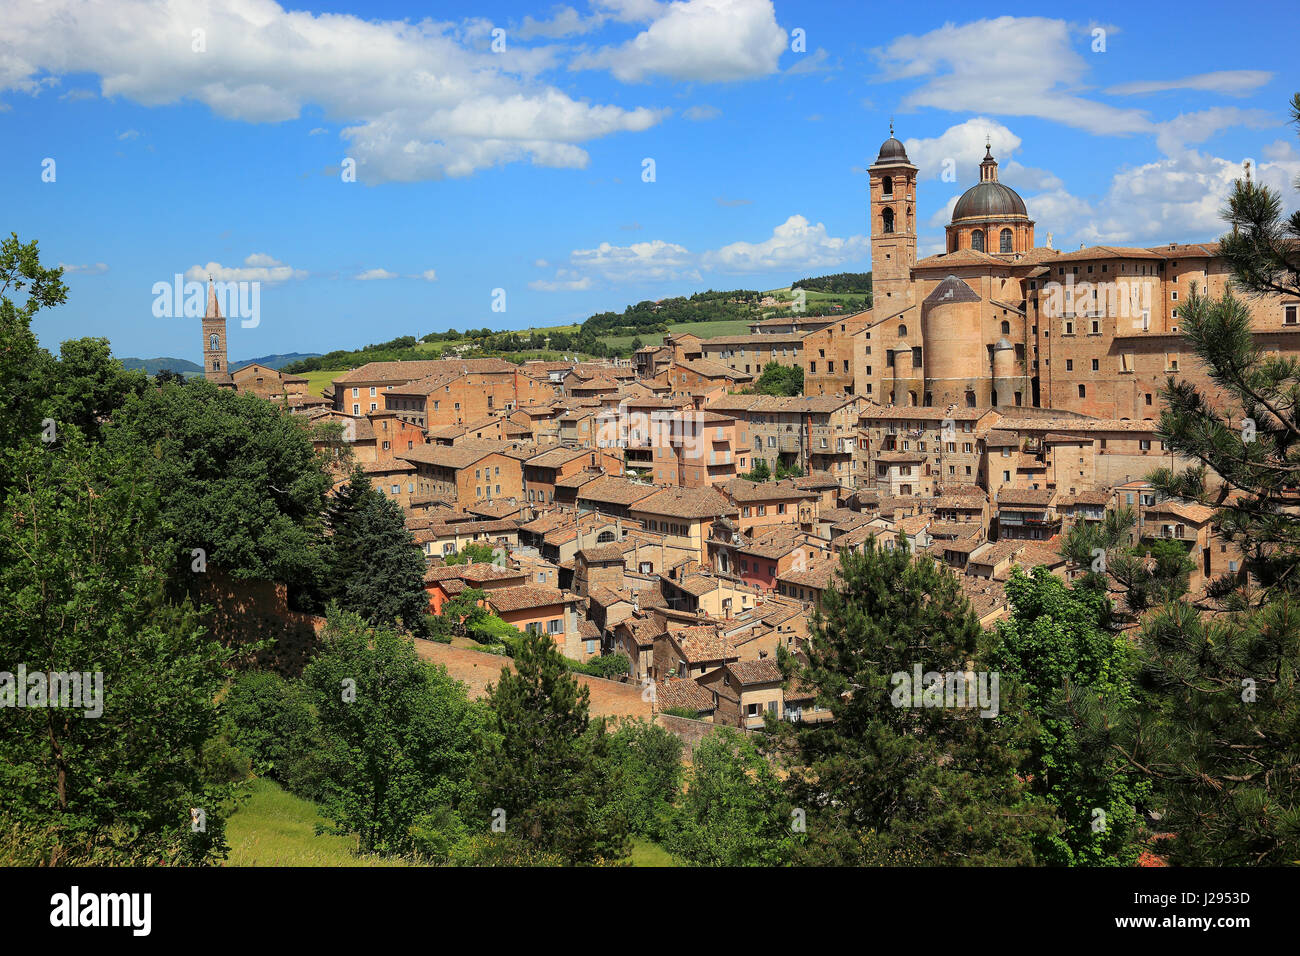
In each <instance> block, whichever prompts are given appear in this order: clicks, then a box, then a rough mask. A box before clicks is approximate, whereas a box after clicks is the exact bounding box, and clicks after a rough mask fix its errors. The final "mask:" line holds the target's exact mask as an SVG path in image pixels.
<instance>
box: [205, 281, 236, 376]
mask: <svg viewBox="0 0 1300 956" xmlns="http://www.w3.org/2000/svg"><path fill="white" fill-rule="evenodd" d="M203 377H204V378H206V379H207V380H208V381H209V382H229V381H230V369H228V368H227V367H226V319H225V316H223V315H222V314H221V306H220V305H219V304H218V303H217V290H216V288H215V287H213V285H212V276H208V307H207V309H206V310H205V311H204V313H203Z"/></svg>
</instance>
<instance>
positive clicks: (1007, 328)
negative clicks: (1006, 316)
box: [1002, 322, 1011, 335]
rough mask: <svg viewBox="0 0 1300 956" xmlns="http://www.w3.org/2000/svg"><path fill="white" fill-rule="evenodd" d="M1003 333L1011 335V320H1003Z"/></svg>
mask: <svg viewBox="0 0 1300 956" xmlns="http://www.w3.org/2000/svg"><path fill="white" fill-rule="evenodd" d="M1002 334H1003V335H1010V334H1011V323H1010V322H1003V323H1002Z"/></svg>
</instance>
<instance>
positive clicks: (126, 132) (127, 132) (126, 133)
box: [117, 129, 140, 140]
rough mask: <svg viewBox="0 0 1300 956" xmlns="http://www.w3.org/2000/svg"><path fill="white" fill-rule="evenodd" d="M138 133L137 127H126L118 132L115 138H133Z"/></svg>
mask: <svg viewBox="0 0 1300 956" xmlns="http://www.w3.org/2000/svg"><path fill="white" fill-rule="evenodd" d="M139 135H140V131H139V130H138V129H128V130H123V131H122V132H120V133H118V134H117V138H118V139H120V140H127V139H135V138H136V137H138V136H139Z"/></svg>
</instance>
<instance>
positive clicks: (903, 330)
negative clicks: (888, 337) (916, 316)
mask: <svg viewBox="0 0 1300 956" xmlns="http://www.w3.org/2000/svg"><path fill="white" fill-rule="evenodd" d="M905 335H907V326H906V325H900V326H899V327H898V337H899V338H900V339H901V338H903V337H904V336H905Z"/></svg>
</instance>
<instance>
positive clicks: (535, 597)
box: [487, 584, 572, 612]
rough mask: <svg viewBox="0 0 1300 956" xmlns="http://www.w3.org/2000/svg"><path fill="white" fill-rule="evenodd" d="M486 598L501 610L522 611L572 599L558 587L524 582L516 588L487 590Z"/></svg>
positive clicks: (563, 602)
mask: <svg viewBox="0 0 1300 956" xmlns="http://www.w3.org/2000/svg"><path fill="white" fill-rule="evenodd" d="M487 599H488V603H489V604H491V605H492V607H494V608H495V609H496V610H497V611H498V612H501V611H524V610H528V609H529V608H536V607H545V606H547V605H548V604H565V603H567V602H568V601H570V600H572V597H571V596H570V595H567V594H565V592H563V591H561V590H560V589H559V588H548V587H542V586H541V585H536V584H525V585H521V586H520V587H517V588H501V589H499V590H495V591H489V592H488V595H487Z"/></svg>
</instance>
